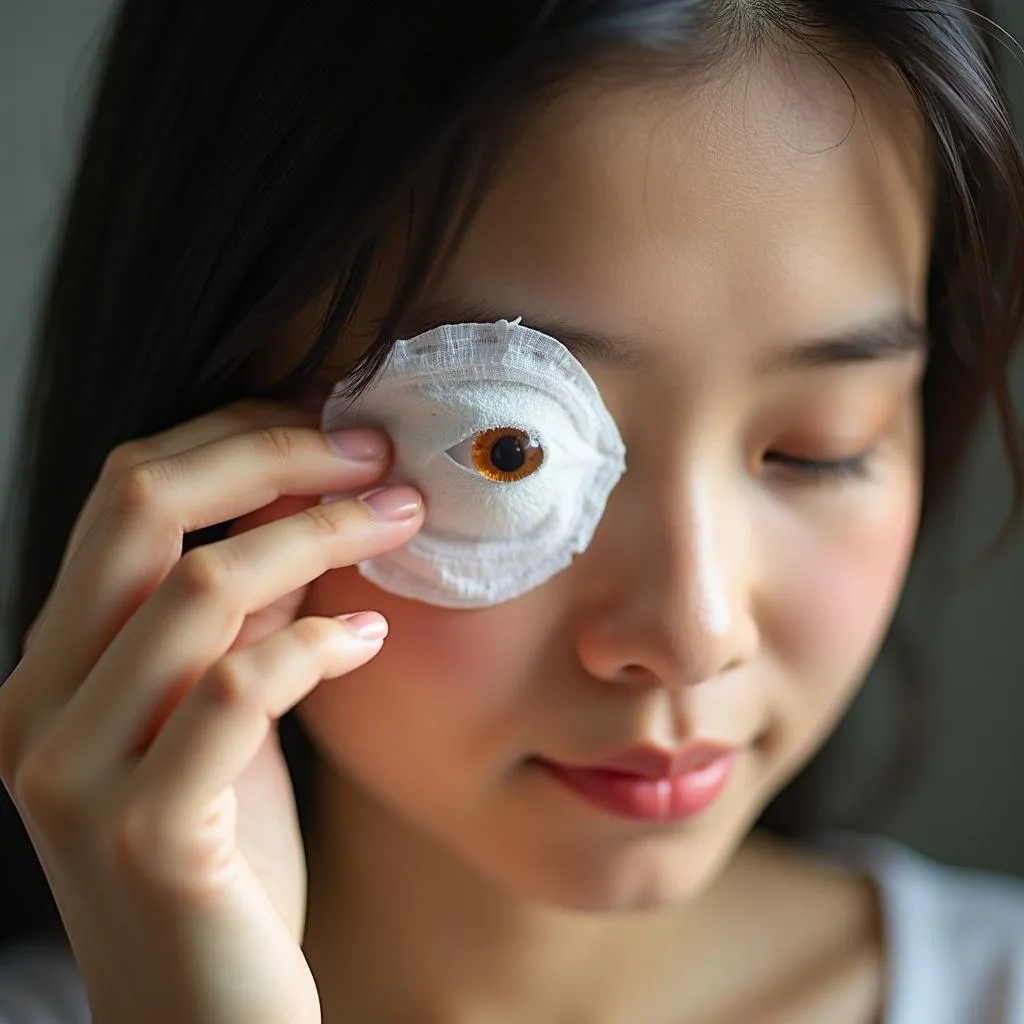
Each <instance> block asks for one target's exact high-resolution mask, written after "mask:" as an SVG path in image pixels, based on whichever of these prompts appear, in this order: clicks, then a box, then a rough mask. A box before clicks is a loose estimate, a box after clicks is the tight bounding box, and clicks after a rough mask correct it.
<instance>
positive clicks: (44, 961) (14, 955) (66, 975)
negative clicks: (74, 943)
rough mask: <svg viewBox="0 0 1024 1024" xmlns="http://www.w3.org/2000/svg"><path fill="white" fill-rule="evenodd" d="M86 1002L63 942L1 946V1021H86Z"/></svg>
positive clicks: (0, 1023) (8, 1023)
mask: <svg viewBox="0 0 1024 1024" xmlns="http://www.w3.org/2000/svg"><path fill="white" fill-rule="evenodd" d="M91 1019H92V1018H91V1014H90V1012H89V1001H88V997H87V996H86V992H85V988H84V986H83V985H82V981H81V978H80V976H79V974H78V968H77V965H76V964H75V959H74V956H73V955H72V953H71V950H70V948H69V947H68V946H67V945H66V943H64V942H61V941H58V940H56V939H37V940H32V941H27V942H23V943H19V944H17V945H14V946H10V947H5V948H0V1024H89V1022H90V1021H91Z"/></svg>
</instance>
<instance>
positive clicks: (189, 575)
mask: <svg viewBox="0 0 1024 1024" xmlns="http://www.w3.org/2000/svg"><path fill="white" fill-rule="evenodd" d="M233 576H234V572H233V568H232V565H231V561H230V559H228V558H227V557H226V556H225V555H224V554H223V551H221V552H217V551H215V550H214V549H213V548H212V547H209V546H207V547H200V548H193V549H192V550H191V551H189V552H188V553H187V554H185V555H183V556H182V557H181V558H180V559H179V560H178V562H177V564H176V565H175V566H174V568H173V569H172V570H171V572H170V575H169V579H170V581H171V583H172V584H173V586H174V587H175V588H176V589H177V590H179V591H180V592H181V593H183V594H184V595H185V596H186V597H190V598H209V597H223V595H225V594H226V593H227V592H228V591H229V590H230V587H231V583H232V578H233Z"/></svg>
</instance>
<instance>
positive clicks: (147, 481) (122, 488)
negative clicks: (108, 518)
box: [107, 461, 166, 516]
mask: <svg viewBox="0 0 1024 1024" xmlns="http://www.w3.org/2000/svg"><path fill="white" fill-rule="evenodd" d="M165 476H166V474H165V473H164V471H163V469H162V468H161V463H160V462H158V461H155V462H141V463H135V464H133V465H131V466H128V467H127V468H126V469H124V470H123V471H122V472H121V473H120V474H119V475H118V476H117V477H116V478H115V479H114V480H113V481H112V482H111V487H110V492H109V495H108V497H107V506H108V508H110V509H112V510H114V511H115V512H117V513H119V514H120V515H121V516H128V515H136V514H138V513H145V512H147V511H148V510H149V509H152V508H154V507H155V506H156V505H157V504H158V502H159V497H160V492H161V489H162V486H163V484H164V478H165Z"/></svg>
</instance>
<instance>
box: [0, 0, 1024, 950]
mask: <svg viewBox="0 0 1024 1024" xmlns="http://www.w3.org/2000/svg"><path fill="white" fill-rule="evenodd" d="M773 42H782V43H795V44H797V45H800V46H803V47H806V48H807V49H809V50H811V51H812V52H816V53H818V54H820V55H821V56H822V57H823V59H828V58H827V54H828V52H829V47H830V45H831V44H832V43H841V44H842V45H844V46H853V47H855V48H857V49H859V50H862V51H863V52H864V53H867V54H873V55H875V56H876V57H877V58H879V59H881V60H883V61H885V62H887V63H888V64H889V65H890V66H891V67H892V69H894V71H895V72H896V73H897V75H898V76H899V77H900V78H901V79H902V81H903V82H904V83H905V85H906V87H907V88H909V90H910V92H911V93H912V95H913V97H914V99H915V100H916V102H917V104H918V106H919V108H920V111H921V113H922V115H923V119H924V121H925V123H926V124H927V127H928V129H929V132H930V136H931V142H932V145H933V147H934V151H935V154H936V158H937V164H938V201H937V210H936V225H935V239H934V249H933V255H932V264H931V277H930V294H929V301H930V329H931V347H932V348H931V356H930V362H929V368H928V372H927V376H926V379H925V382H924V385H923V389H924V390H923V402H924V418H925V479H924V486H925V499H924V521H923V524H922V528H923V529H924V528H926V527H927V526H928V524H929V522H930V520H931V519H932V517H933V516H934V514H935V510H936V509H937V508H938V507H939V506H940V503H941V502H942V501H943V499H945V498H946V497H947V496H948V494H949V493H950V491H951V488H952V486H953V484H954V482H955V479H956V474H957V468H958V465H959V463H960V461H961V459H962V456H963V455H964V453H965V450H966V448H967V445H968V443H969V441H970V438H971V435H972V432H973V430H974V427H975V425H976V423H977V421H978V419H979V416H980V414H981V412H982V411H983V409H984V408H985V406H986V404H988V403H993V404H994V407H995V410H996V413H997V416H998V422H999V425H1000V428H1001V431H1002V437H1003V440H1004V442H1005V446H1006V451H1007V456H1008V461H1009V465H1010V467H1011V470H1012V474H1013V480H1014V485H1015V487H1014V501H1013V510H1012V517H1011V521H1013V520H1015V519H1016V518H1019V516H1020V513H1021V509H1022V507H1024V456H1022V451H1021V447H1022V446H1021V437H1020V434H1019V432H1018V428H1017V426H1016V424H1015V417H1014V410H1013V403H1012V400H1011V397H1010V393H1009V389H1008V381H1007V376H1008V367H1009V364H1010V360H1011V356H1012V353H1013V350H1014V348H1015V346H1016V345H1017V343H1018V341H1019V339H1020V336H1021V327H1022V322H1024V238H1022V234H1021V225H1022V224H1024V159H1022V155H1021V152H1020V149H1019V147H1018V144H1017V141H1016V138H1015V134H1014V130H1013V126H1012V123H1011V118H1010V115H1009V113H1008V104H1007V101H1006V97H1005V94H1004V91H1003V89H1002V87H1001V85H1000V83H999V80H998V74H997V55H998V53H999V51H1000V49H1001V48H1002V47H1003V45H1004V43H1005V39H1004V38H1003V37H1002V36H1001V35H1000V31H999V30H998V29H997V27H996V26H995V23H994V22H993V21H992V20H991V19H990V17H989V12H988V11H987V8H986V5H985V4H984V3H982V2H980V0H979V2H977V3H974V4H968V3H961V2H952V0H514V2H513V0H508V2H503V3H488V4H469V5H467V4H464V3H453V2H451V0H434V2H432V3H423V2H421V0H373V2H372V3H367V2H365V0H334V2H332V3H317V2H313V0H251V2H249V3H247V4H245V6H244V8H238V7H237V6H236V5H229V4H200V3H181V2H180V0H124V2H122V4H121V5H120V8H119V10H118V12H117V14H116V17H115V18H114V20H113V21H112V23H111V29H110V34H109V38H108V41H107V45H106V51H105V56H104V64H103V71H102V76H101V80H100V82H99V87H98V91H97V94H96V97H95V102H94V106H93V109H92V114H91V117H90V120H89V123H88V126H87V132H86V135H85V141H84V145H83V148H82V153H81V159H80V164H79V168H78V173H77V177H76V179H75V182H74V186H73V189H72V191H71V194H70V200H69V203H68V206H67V211H66V217H65V221H64V226H63V234H62V237H61V238H60V240H59V244H58V245H57V246H56V248H55V254H54V260H53V264H52V269H51V274H50V278H49V287H48V292H47V294H46V296H45V301H44V303H43V307H42V311H41V316H40V318H39V322H38V331H37V335H36V338H35V347H34V350H33V353H32V362H31V377H30V392H29V394H28V400H27V402H26V407H25V413H24V419H23V424H22V430H21V444H20V447H19V449H18V451H19V453H20V458H21V462H20V465H19V467H18V469H17V477H16V481H17V483H16V486H15V487H14V488H13V492H14V494H16V495H17V496H18V502H17V504H16V505H13V506H12V510H11V519H10V524H11V525H10V528H9V530H8V533H7V536H8V537H9V540H8V543H7V545H6V551H5V556H13V560H14V563H15V564H14V565H13V567H12V571H11V576H12V578H13V581H14V582H13V587H12V609H11V614H10V616H9V633H10V636H9V658H8V663H9V665H10V666H12V667H13V665H14V664H15V663H16V662H17V659H18V658H19V657H20V645H21V640H22V637H23V636H24V634H25V632H26V630H27V628H28V626H29V624H30V623H31V622H32V620H33V618H34V617H35V615H36V613H37V611H38V610H39V608H40V606H41V605H42V602H43V600H44V598H45V596H46V594H47V592H48V590H49V589H50V587H51V586H52V583H53V580H54V577H55V574H56V570H57V567H58V565H59V562H60V558H61V553H62V550H63V548H64V545H65V543H66V541H67V538H68V536H69V533H70V530H71V526H72V524H73V521H74V519H75V516H76V515H77V512H78V510H79V508H80V507H81V505H82V503H83V501H84V499H85V497H86V494H87V492H88V490H89V488H90V487H91V485H92V483H93V481H94V479H95V478H96V476H97V475H98V473H99V470H100V468H101V466H102V464H103V462H104V458H105V456H106V455H107V453H108V452H109V451H110V450H111V449H112V448H114V447H115V446H116V445H118V444H119V443H121V442H123V441H126V440H128V439H131V438H136V437H141V436H144V435H147V434H151V433H154V432H157V431H160V430H163V429H166V428H168V427H169V426H171V425H173V424H177V423H180V422H182V421H184V420H186V419H188V418H190V417H193V416H196V415H199V414H201V413H203V412H205V411H208V410H211V409H213V408H216V407H219V406H221V405H224V404H226V403H228V402H230V401H232V400H234V399H237V398H239V397H243V396H246V395H251V394H252V393H253V388H252V386H251V383H250V380H251V378H250V373H249V370H250V368H251V366H252V361H253V359H254V357H255V356H256V355H257V354H258V353H259V352H261V351H262V350H264V349H266V348H267V347H268V346H273V345H274V344H275V342H276V341H277V339H278V338H279V336H280V332H281V330H282V327H283V325H284V324H285V323H286V322H287V321H288V319H289V318H290V317H291V316H293V315H294V314H295V313H296V312H298V311H299V310H302V309H304V308H306V307H307V306H308V305H309V304H310V303H311V302H312V301H313V300H314V299H316V298H318V297H319V296H322V295H323V294H324V293H325V291H328V293H329V294H330V295H331V301H330V302H329V304H328V305H327V307H326V309H325V312H324V315H323V318H322V321H321V322H320V323H319V325H318V330H317V332H316V337H315V338H314V339H312V341H313V343H312V344H311V346H310V349H309V353H308V355H307V356H306V357H305V358H304V359H303V360H302V361H301V363H300V364H299V365H298V366H297V367H296V368H295V369H294V371H292V372H290V373H288V374H287V375H285V376H284V377H282V379H281V380H279V381H277V382H275V385H274V387H272V388H270V389H267V390H266V391H265V392H263V393H264V394H265V395H266V396H274V395H277V396H280V395H287V394H292V393H294V391H295V389H296V388H297V387H300V386H301V384H302V382H303V381H304V380H307V379H308V378H309V377H310V374H311V372H312V371H313V370H314V369H315V367H316V366H317V365H318V363H319V362H320V361H321V360H322V359H323V358H324V356H325V354H326V353H327V352H328V350H331V349H337V347H338V345H339V343H340V340H341V339H342V338H343V336H344V334H345V328H346V325H347V324H348V322H349V320H350V317H351V315H352V312H353V309H354V307H355V305H356V303H357V302H358V300H359V297H360V295H361V294H362V292H363V289H364V286H365V284H366V282H367V277H368V274H369V273H370V271H371V269H372V267H373V266H374V263H375V260H376V259H377V258H378V256H379V255H380V253H381V250H382V246H383V240H384V238H385V235H386V233H387V231H388V229H389V226H391V225H392V224H393V223H394V220H395V217H396V214H397V213H398V212H400V211H403V210H404V211H409V210H410V209H414V210H415V215H416V216H415V220H416V224H417V231H416V232H415V237H414V238H412V239H411V241H410V246H409V252H408V257H407V260H406V262H405V265H404V267H403V276H402V279H401V281H400V283H399V285H398V287H397V288H396V290H395V294H394V302H393V304H392V306H391V308H390V310H389V311H388V312H387V314H386V315H385V316H384V317H383V318H382V320H381V322H380V332H379V336H378V338H377V341H376V343H375V344H374V345H373V346H372V348H371V350H370V352H369V353H368V355H367V356H366V357H365V358H364V359H362V360H361V361H360V363H359V365H358V366H357V367H356V369H355V371H354V374H353V377H352V386H353V389H354V390H357V389H358V388H359V387H361V386H364V385H365V384H366V382H367V381H368V380H369V379H370V378H371V376H372V374H373V372H374V371H375V369H376V368H377V367H379V365H380V363H381V361H382V359H383V358H384V357H385V356H386V352H387V349H388V345H389V343H390V341H391V339H392V338H393V336H394V330H395V327H396V325H397V324H398V323H399V322H400V320H401V317H402V315H403V311H404V310H406V309H407V308H408V306H409V304H410V303H411V302H412V301H413V299H414V298H415V297H417V296H418V294H419V293H420V292H421V290H422V289H423V287H424V284H425V282H427V281H428V279H429V277H430V275H431V273H433V272H434V270H436V267H437V265H438V262H439V260H440V261H442V262H443V259H444V258H445V254H447V253H450V252H451V251H452V250H453V247H454V246H455V245H456V244H457V242H458V238H459V233H460V230H461V228H462V227H464V226H465V224H466V223H467V220H468V218H469V217H471V216H472V213H473V210H474V208H475V205H476V204H477V202H478V201H479V199H480V197H481V195H482V194H483V192H484V190H485V188H486V185H487V181H488V175H489V173H490V171H491V170H492V168H493V167H494V166H495V163H496V161H497V159H498V157H499V156H500V154H501V152H502V146H503V142H504V140H507V139H508V138H509V137H510V133H511V132H512V131H513V130H514V127H515V124H516V121H517V118H519V117H521V116H523V115H524V114H525V113H526V112H528V111H529V109H530V108H531V105H532V104H534V103H535V102H536V101H538V100H539V99H540V98H541V97H542V96H543V95H544V94H545V92H546V91H549V90H550V89H551V88H553V87H555V86H557V85H558V84H559V83H562V82H565V81H567V80H568V79H569V78H571V77H572V76H573V75H574V74H578V73H581V72H582V71H583V70H584V69H587V68H593V67H597V66H599V65H601V66H603V67H605V69H606V70H609V69H613V64H612V62H613V61H614V67H615V68H619V69H622V70H628V69H630V68H632V69H634V70H636V71H637V72H639V73H641V74H643V73H645V72H646V71H647V70H648V69H650V70H651V71H654V70H655V69H656V68H666V67H672V68H675V69H677V70H684V71H686V72H687V73H700V72H702V71H706V72H710V73H713V71H714V68H715V65H716V63H717V62H720V61H722V60H744V59H746V58H748V57H751V56H753V55H755V54H756V53H757V52H758V50H759V49H760V48H762V47H764V46H767V45H771V44H772V43H773ZM442 243H443V244H442ZM439 254H440V255H439ZM215 535H216V531H214V532H213V533H209V532H207V533H206V534H204V535H203V536H202V537H198V538H190V541H191V543H198V542H201V541H203V540H206V539H209V538H210V537H211V536H215ZM282 735H283V737H284V739H285V741H286V750H287V754H288V758H289V765H290V767H291V769H292V772H293V778H294V781H295V784H296V791H297V795H298V798H299V805H300V812H301V813H302V814H303V815H304V816H305V815H308V792H309V787H310V785H311V781H312V767H313V764H314V762H313V760H312V754H311V747H310V745H309V743H308V742H307V741H306V740H305V738H304V737H303V736H302V734H301V731H300V730H299V729H298V728H297V725H296V723H295V721H294V718H293V717H291V716H290V717H289V718H287V719H286V720H285V722H284V723H283V725H282ZM820 778H821V773H820V765H819V763H818V760H817V759H813V760H812V761H811V763H810V764H809V765H808V766H807V767H806V769H805V770H804V771H803V772H802V773H801V774H800V775H799V776H798V777H797V779H795V780H794V782H793V783H792V784H791V785H790V786H789V787H787V789H786V790H784V791H783V792H782V793H781V794H780V795H779V797H778V798H777V799H776V801H775V802H774V803H773V804H772V806H771V807H769V808H768V810H767V811H766V813H765V816H764V817H763V819H762V824H763V825H764V826H766V827H771V828H774V829H775V830H777V831H779V832H781V833H785V834H788V835H797V834H800V833H801V832H802V831H804V830H806V829H807V828H808V827H810V826H811V825H812V824H813V821H814V813H815V801H814V799H813V797H814V795H815V780H819V779H820ZM303 820H304V825H305V824H308V822H307V820H306V818H305V817H304V819H303ZM0 830H2V831H0V848H2V849H3V851H4V853H3V862H4V869H3V873H2V875H0V941H3V940H6V939H9V938H11V937H13V936H15V935H19V934H24V933H26V932H28V931H29V930H32V929H37V928H43V927H45V928H52V929H55V930H60V922H59V917H58V915H57V913H56V910H55V907H54V904H53V901H52V897H51V895H50V892H49V888H48V886H47V885H46V881H45V878H44V876H43V875H42V872H41V870H40V868H39V866H38V862H37V861H36V858H35V855H34V852H33V850H32V848H31V845H30V844H29V842H28V839H27V837H26V835H25V833H24V830H23V828H22V827H21V824H20V820H19V818H18V815H17V812H16V811H15V810H14V808H13V805H12V804H11V803H10V801H9V800H6V797H5V802H3V803H0Z"/></svg>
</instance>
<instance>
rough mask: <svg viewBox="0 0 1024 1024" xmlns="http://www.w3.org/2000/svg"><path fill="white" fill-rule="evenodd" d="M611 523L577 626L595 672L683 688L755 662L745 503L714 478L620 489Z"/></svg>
mask: <svg viewBox="0 0 1024 1024" xmlns="http://www.w3.org/2000/svg"><path fill="white" fill-rule="evenodd" d="M635 490H636V491H638V492H639V488H636V489H635ZM605 525H606V524H605V523H602V527H604V526H605ZM607 525H608V530H607V532H606V533H605V534H604V535H603V536H601V537H600V538H597V537H595V549H593V550H592V553H593V555H594V559H593V561H592V562H591V563H590V566H591V570H592V575H591V576H590V577H589V578H587V579H584V580H583V583H582V586H583V587H584V588H585V591H584V593H585V594H586V595H587V596H586V597H585V599H584V606H583V612H582V614H581V616H580V618H579V619H578V627H577V638H576V639H577V654H578V657H579V659H580V662H581V664H582V665H583V667H584V669H585V670H586V671H587V672H588V673H589V674H590V675H591V676H593V677H594V678H597V679H601V680H605V681H608V682H615V683H626V684H630V685H640V686H672V687H678V686H687V685H696V684H698V683H701V682H704V681H706V680H710V679H713V678H715V677H717V676H720V675H722V674H723V673H726V672H730V671H733V670H735V669H738V668H740V667H741V666H743V665H745V664H747V663H748V662H750V661H751V659H752V658H753V657H754V656H755V654H756V652H757V651H758V649H759V647H760V643H761V632H760V627H759V624H758V614H757V587H756V566H755V561H754V551H753V544H752V536H753V532H754V531H753V524H752V523H751V522H750V519H749V514H748V512H747V510H746V509H745V508H744V503H743V502H740V501H737V500H736V499H735V496H732V495H728V494H726V493H725V490H724V489H723V488H721V487H719V488H717V489H716V487H715V486H714V484H713V482H712V481H711V480H709V479H707V478H705V479H696V480H693V481H692V482H690V483H688V484H687V485H685V486H680V487H679V488H678V489H677V490H676V492H675V496H674V497H673V496H670V495H668V494H666V492H665V485H664V484H663V485H662V487H661V489H660V493H658V494H641V493H632V494H629V493H627V494H624V495H622V504H621V505H620V506H619V507H618V508H617V509H616V517H615V519H614V520H613V521H611V522H609V523H608V524H607ZM598 539H600V545H599V546H598V545H597V543H596V542H597V541H598Z"/></svg>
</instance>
